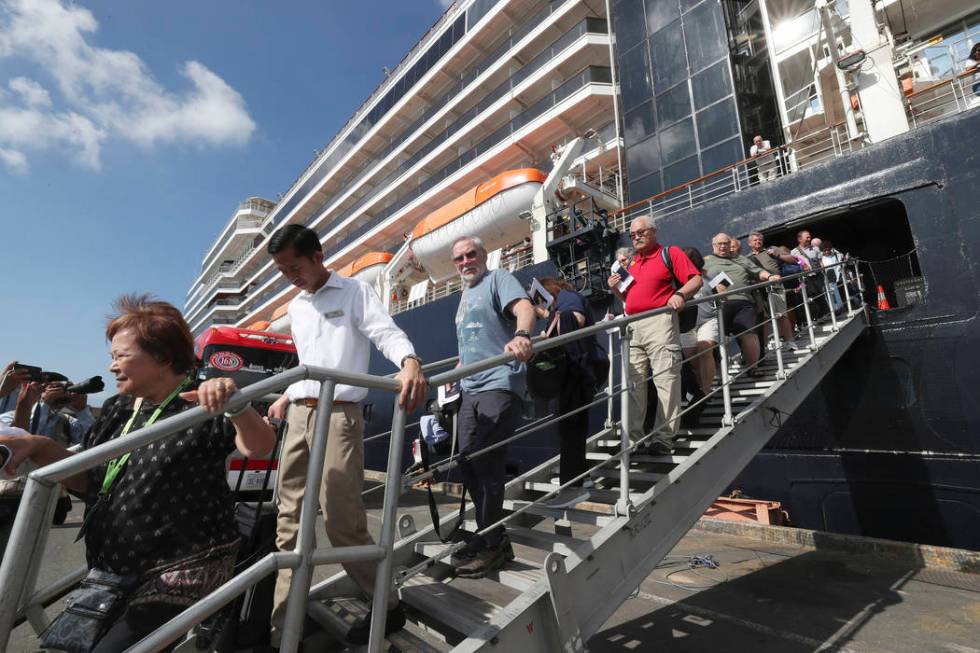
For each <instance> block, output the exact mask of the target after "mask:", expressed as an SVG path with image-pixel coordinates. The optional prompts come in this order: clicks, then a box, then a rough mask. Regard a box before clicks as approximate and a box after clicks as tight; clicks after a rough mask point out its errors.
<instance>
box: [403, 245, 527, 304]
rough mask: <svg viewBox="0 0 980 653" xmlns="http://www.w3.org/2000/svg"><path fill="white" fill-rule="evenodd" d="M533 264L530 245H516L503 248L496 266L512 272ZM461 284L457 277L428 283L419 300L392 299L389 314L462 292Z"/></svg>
mask: <svg viewBox="0 0 980 653" xmlns="http://www.w3.org/2000/svg"><path fill="white" fill-rule="evenodd" d="M533 263H534V252H533V250H532V247H531V245H530V244H525V243H521V244H517V245H512V246H510V247H505V248H504V249H503V253H502V254H501V257H500V265H499V266H498V267H499V269H501V270H507V271H509V272H513V271H515V270H519V269H521V268H526V267H528V266H529V265H532V264H533ZM462 287H463V284H462V282H461V281H460V279H459V277H452V278H450V279H447V280H445V281H441V282H439V283H429V285H428V287H427V288H426V290H425V295H424V296H422V297H420V298H419V299H414V300H412V301H409V300H408V299H407V298H400V299H393V301H392V302H391V309H390V312H391V314H392V315H397V314H398V313H402V312H404V311H407V310H410V309H413V308H418V307H419V306H422V305H424V304H428V303H430V302H434V301H436V300H437V299H442V298H443V297H449V296H450V295H452V294H453V293H456V292H458V291H460V290H462Z"/></svg>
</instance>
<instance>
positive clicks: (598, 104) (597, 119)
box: [245, 66, 618, 322]
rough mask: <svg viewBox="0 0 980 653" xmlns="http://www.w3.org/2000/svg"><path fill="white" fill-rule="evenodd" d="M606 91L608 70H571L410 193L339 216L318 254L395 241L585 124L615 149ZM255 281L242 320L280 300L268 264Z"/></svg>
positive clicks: (337, 259) (281, 284) (339, 254)
mask: <svg viewBox="0 0 980 653" xmlns="http://www.w3.org/2000/svg"><path fill="white" fill-rule="evenodd" d="M613 94H614V89H613V87H612V83H611V78H610V71H609V69H608V68H605V67H597V66H591V67H588V68H586V69H584V70H582V71H580V72H579V73H577V74H575V75H573V76H572V77H571V78H570V79H568V80H566V81H565V82H564V83H563V84H561V85H560V86H558V87H557V88H555V89H554V90H552V91H551V92H550V93H548V94H547V95H546V96H545V97H543V98H542V99H541V100H539V101H538V102H537V103H535V104H534V105H532V106H530V107H528V108H527V109H525V110H524V111H522V112H520V113H518V114H517V115H515V116H514V117H513V118H511V119H510V120H508V121H507V122H506V123H505V124H503V125H501V126H500V127H498V128H497V129H496V130H495V131H493V132H492V133H491V134H489V135H488V136H486V137H484V138H483V139H481V140H480V141H479V142H478V143H476V144H475V145H473V146H472V147H470V148H468V149H466V150H464V151H462V152H459V155H458V156H456V157H455V158H454V159H453V160H451V161H450V162H449V163H448V164H447V165H445V166H444V167H443V168H441V169H439V170H436V171H434V172H432V173H431V174H430V175H429V176H428V178H427V179H425V180H423V181H421V183H418V184H417V185H413V187H412V190H411V191H409V192H407V193H405V194H403V195H401V196H400V197H398V198H397V199H392V200H391V203H390V204H388V205H387V206H386V207H385V208H384V209H383V210H382V211H381V212H379V213H376V214H374V215H366V214H360V215H358V216H357V217H358V218H360V219H355V220H346V221H345V222H344V223H342V224H340V225H337V226H336V227H334V228H333V229H332V230H330V231H327V232H325V233H322V234H321V236H322V238H321V240H323V241H324V242H325V243H326V246H325V248H324V258H325V260H326V261H327V262H328V264H330V265H331V266H332V267H333V266H336V265H339V264H341V263H343V262H345V257H346V258H349V257H350V256H352V255H355V254H359V253H363V251H368V250H377V249H379V248H380V249H386V248H389V247H391V246H392V245H393V244H395V243H400V242H401V240H402V237H401V235H402V234H403V233H405V232H406V231H410V230H411V229H412V227H414V226H415V224H416V223H417V222H418V221H419V220H421V219H422V218H423V217H424V216H425V215H427V214H428V213H429V212H431V211H433V210H435V209H436V208H438V207H440V206H442V205H443V204H445V203H446V202H448V201H450V200H452V199H454V198H455V197H457V196H458V194H459V193H460V192H463V191H465V190H466V189H468V188H470V187H472V186H474V185H475V184H478V183H480V182H482V181H485V180H486V178H487V177H488V176H492V175H494V174H496V173H498V172H501V171H503V170H507V169H509V168H515V167H522V166H529V165H533V164H534V162H535V161H546V160H547V157H548V154H549V153H550V151H551V147H552V146H553V145H555V144H556V143H561V142H563V141H565V140H567V139H569V138H572V137H575V136H578V135H580V134H583V133H585V132H586V131H588V130H589V129H596V128H599V129H601V130H602V131H603V135H604V137H605V138H607V139H608V140H609V143H610V146H611V147H613V148H615V147H617V145H618V143H617V142H616V141H615V136H614V126H613V125H612V123H610V121H609V118H610V116H612V115H613ZM259 279H260V282H259V285H258V286H257V287H256V291H255V294H254V295H253V296H252V301H254V304H252V306H251V308H250V309H249V311H248V315H247V317H246V318H245V321H246V322H247V321H250V320H253V319H262V316H263V315H264V314H265V313H268V312H269V311H271V310H272V307H273V306H274V305H275V304H276V303H278V302H281V301H282V299H283V298H284V295H283V293H284V291H285V290H286V289H287V288H288V287H289V284H288V282H287V281H285V280H284V279H282V278H281V277H280V276H279V275H278V274H277V273H276V271H275V270H274V269H271V270H269V271H268V272H267V273H265V274H263V275H261V276H260V277H259Z"/></svg>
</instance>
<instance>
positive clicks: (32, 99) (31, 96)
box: [10, 77, 51, 107]
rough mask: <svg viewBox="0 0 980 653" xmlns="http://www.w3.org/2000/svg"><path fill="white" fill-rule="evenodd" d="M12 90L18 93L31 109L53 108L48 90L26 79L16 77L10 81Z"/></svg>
mask: <svg viewBox="0 0 980 653" xmlns="http://www.w3.org/2000/svg"><path fill="white" fill-rule="evenodd" d="M10 90H12V91H14V92H15V93H17V94H18V95H19V96H20V97H21V100H22V101H23V102H24V104H26V105H27V106H29V107H49V106H51V95H49V94H48V91H47V89H45V88H44V87H43V86H41V85H40V84H38V83H37V82H35V81H34V80H33V79H28V78H26V77H14V78H13V79H12V80H10Z"/></svg>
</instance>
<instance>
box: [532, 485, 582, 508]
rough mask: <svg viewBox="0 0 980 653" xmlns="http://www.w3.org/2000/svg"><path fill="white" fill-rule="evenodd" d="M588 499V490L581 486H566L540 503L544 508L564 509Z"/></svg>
mask: <svg viewBox="0 0 980 653" xmlns="http://www.w3.org/2000/svg"><path fill="white" fill-rule="evenodd" d="M588 500H589V491H588V490H586V489H585V488H582V487H567V488H565V489H564V490H562V491H561V492H559V493H558V494H556V495H555V496H553V497H551V498H550V499H548V500H547V501H545V502H544V503H543V504H542V505H544V506H545V507H546V508H555V509H557V510H564V509H566V508H571V507H572V506H574V505H576V504H579V503H582V502H583V501H588Z"/></svg>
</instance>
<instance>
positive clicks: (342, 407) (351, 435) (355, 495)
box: [272, 404, 397, 644]
mask: <svg viewBox="0 0 980 653" xmlns="http://www.w3.org/2000/svg"><path fill="white" fill-rule="evenodd" d="M287 420H288V426H287V428H286V436H285V442H284V443H283V447H282V454H281V455H280V457H279V473H278V475H277V476H278V481H277V493H278V507H279V519H278V521H277V522H276V546H277V547H278V548H279V550H280V551H292V550H293V549H294V548H295V547H296V534H297V533H298V532H299V518H300V510H301V508H302V505H303V488H304V485H305V482H306V468H307V465H308V464H309V462H310V446H311V444H312V441H313V428H314V424H315V422H316V409H315V408H309V407H307V406H304V405H302V404H290V406H289V414H288V415H287ZM363 486H364V415H363V412H362V409H361V405H360V404H338V405H334V407H333V413H332V414H331V415H330V431H329V433H328V435H327V455H326V461H325V463H324V467H323V479H322V481H321V482H320V510H321V511H322V514H323V522H324V525H325V526H326V531H327V537H328V538H329V539H330V543H331V544H332V545H333V546H335V547H341V546H360V545H365V544H367V545H370V544H374V540H373V539H372V538H371V535H370V534H369V533H368V530H367V513H366V512H365V510H364V501H363V499H362V497H361V492H363V491H364V487H363ZM377 564H378V563H377V561H373V560H365V561H363V562H348V563H345V564H344V570H345V571H346V572H347V574H348V575H349V576H350V577H351V579H352V580H353V581H354V582H355V583H357V585H358V586H359V587H360V588H361V589H362V590H364V592H365V593H366V594H368V595H370V594H372V593H373V591H374V578H375V575H376V571H377ZM292 575H293V572H292V570H291V569H283V570H281V571H280V572H279V576H278V578H277V579H276V593H275V598H274V600H273V604H272V627H273V644H276V643H277V642H278V640H279V637H280V636H281V632H280V629H281V628H282V624H283V620H284V619H285V617H286V599H287V597H288V595H289V581H290V579H291V578H292ZM396 601H397V599H394V600H391V601H390V602H389V606H392V605H394V604H395V602H396Z"/></svg>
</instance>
